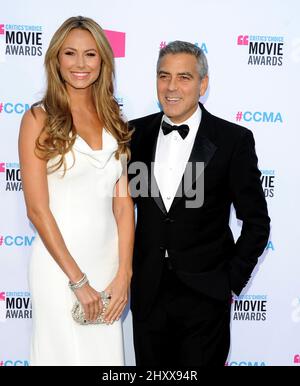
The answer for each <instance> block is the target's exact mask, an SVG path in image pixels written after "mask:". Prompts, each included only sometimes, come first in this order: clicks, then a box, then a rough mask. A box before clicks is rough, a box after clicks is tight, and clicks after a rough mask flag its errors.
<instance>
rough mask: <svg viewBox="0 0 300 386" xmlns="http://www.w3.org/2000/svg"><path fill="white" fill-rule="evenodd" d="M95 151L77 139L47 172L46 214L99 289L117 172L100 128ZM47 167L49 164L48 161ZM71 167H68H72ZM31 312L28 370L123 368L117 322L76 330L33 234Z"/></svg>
mask: <svg viewBox="0 0 300 386" xmlns="http://www.w3.org/2000/svg"><path fill="white" fill-rule="evenodd" d="M102 142H103V147H102V150H92V149H91V148H90V146H89V145H88V144H87V143H86V142H85V141H84V140H83V139H82V138H81V137H79V136H77V138H76V141H75V144H74V146H73V154H74V159H75V162H74V159H73V156H72V152H69V153H67V155H66V161H67V171H66V174H65V175H64V176H63V168H60V169H59V170H58V171H55V172H54V173H52V174H49V175H48V186H49V200H50V209H51V211H52V213H53V215H54V217H55V219H56V222H57V224H58V227H59V229H60V231H61V233H62V236H63V238H64V240H65V243H66V245H67V248H68V249H69V251H70V253H71V255H72V256H73V257H74V259H75V260H76V262H77V263H78V265H79V267H80V269H81V270H82V272H85V273H86V274H87V277H88V279H89V282H90V284H91V285H92V286H93V288H95V289H96V290H98V291H101V290H104V289H105V288H106V286H107V285H108V284H109V283H110V282H111V280H112V279H113V278H114V275H115V274H116V272H117V269H118V262H119V255H118V233H117V226H116V221H115V218H114V215H113V208H112V197H113V191H114V186H115V184H116V182H117V180H118V179H119V178H120V176H121V173H122V166H121V162H120V161H119V160H116V158H115V151H116V149H117V142H116V140H115V139H114V138H113V137H112V136H111V135H110V134H109V133H108V132H107V131H106V130H103V141H102ZM52 162H53V161H52ZM73 162H74V164H73ZM29 281H30V291H31V297H32V307H33V330H32V340H31V354H30V362H31V365H98V366H104V365H107V366H110V365H116V366H117V365H123V364H124V355H123V336H122V326H121V321H120V320H119V321H117V322H114V323H113V324H112V325H106V324H98V325H79V324H77V323H76V322H74V321H73V319H72V316H71V309H72V305H73V303H74V300H75V295H74V294H73V292H72V291H71V290H70V288H69V287H68V278H67V276H66V275H65V274H64V273H63V271H62V270H61V268H60V267H59V266H58V265H57V263H56V262H55V260H54V259H53V258H52V257H51V255H50V254H49V253H48V251H47V249H46V248H45V246H44V244H43V242H42V241H41V239H40V237H39V236H38V235H37V236H36V239H35V241H34V245H33V251H32V257H31V261H30V269H29Z"/></svg>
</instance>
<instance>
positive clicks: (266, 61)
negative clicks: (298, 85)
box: [237, 35, 284, 67]
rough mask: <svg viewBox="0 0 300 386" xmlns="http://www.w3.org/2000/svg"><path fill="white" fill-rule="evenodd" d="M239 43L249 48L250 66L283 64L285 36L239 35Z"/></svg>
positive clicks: (248, 62)
mask: <svg viewBox="0 0 300 386" xmlns="http://www.w3.org/2000/svg"><path fill="white" fill-rule="evenodd" d="M237 45H238V46H239V47H240V48H242V47H244V49H245V50H246V49H247V55H248V58H247V64H248V65H249V66H274V67H275V66H282V64H283V54H284V38H283V36H261V35H239V36H238V37H237Z"/></svg>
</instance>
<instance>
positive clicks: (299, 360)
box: [294, 354, 300, 363]
mask: <svg viewBox="0 0 300 386" xmlns="http://www.w3.org/2000/svg"><path fill="white" fill-rule="evenodd" d="M294 363H300V355H299V354H296V355H295V356H294Z"/></svg>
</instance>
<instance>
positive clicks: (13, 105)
mask: <svg viewBox="0 0 300 386" xmlns="http://www.w3.org/2000/svg"><path fill="white" fill-rule="evenodd" d="M29 109H30V104H29V103H23V102H0V117H1V114H11V115H13V114H19V115H20V114H23V113H25V111H27V110H29Z"/></svg>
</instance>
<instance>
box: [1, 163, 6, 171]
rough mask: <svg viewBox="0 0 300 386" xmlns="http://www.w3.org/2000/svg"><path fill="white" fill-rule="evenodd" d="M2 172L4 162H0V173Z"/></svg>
mask: <svg viewBox="0 0 300 386" xmlns="http://www.w3.org/2000/svg"><path fill="white" fill-rule="evenodd" d="M4 172H5V163H4V162H0V173H4Z"/></svg>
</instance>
